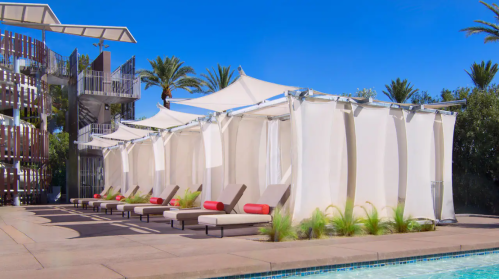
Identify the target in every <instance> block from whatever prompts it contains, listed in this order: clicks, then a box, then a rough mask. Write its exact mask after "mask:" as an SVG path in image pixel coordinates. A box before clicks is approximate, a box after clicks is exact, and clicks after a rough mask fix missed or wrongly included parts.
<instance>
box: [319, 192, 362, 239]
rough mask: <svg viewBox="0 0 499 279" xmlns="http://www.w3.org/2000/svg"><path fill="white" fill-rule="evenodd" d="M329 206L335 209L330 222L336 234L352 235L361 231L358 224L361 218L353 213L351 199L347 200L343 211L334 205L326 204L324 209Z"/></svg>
mask: <svg viewBox="0 0 499 279" xmlns="http://www.w3.org/2000/svg"><path fill="white" fill-rule="evenodd" d="M330 207H331V208H334V209H336V211H337V214H333V217H332V218H331V224H332V225H333V227H334V230H335V232H336V234H338V235H344V236H353V235H356V234H359V233H360V232H361V231H362V228H361V226H360V224H361V221H362V220H361V219H360V218H358V217H357V216H355V215H354V214H353V207H354V205H353V201H352V200H350V199H349V200H347V202H346V204H345V210H344V211H343V212H342V211H341V209H340V208H339V207H337V206H335V205H330V206H328V207H327V208H326V210H327V209H328V208H330Z"/></svg>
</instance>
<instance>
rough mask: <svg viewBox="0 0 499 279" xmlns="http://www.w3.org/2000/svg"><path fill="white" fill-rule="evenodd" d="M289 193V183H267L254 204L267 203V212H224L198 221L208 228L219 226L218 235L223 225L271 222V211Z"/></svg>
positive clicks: (246, 225)
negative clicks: (224, 213)
mask: <svg viewBox="0 0 499 279" xmlns="http://www.w3.org/2000/svg"><path fill="white" fill-rule="evenodd" d="M290 193H291V185H286V184H273V185H269V186H268V187H267V189H265V191H264V192H263V194H262V196H261V197H260V199H259V200H258V201H257V203H256V204H258V205H267V206H268V208H269V212H268V214H226V215H203V216H199V217H198V223H199V224H202V225H205V226H206V234H207V235H208V228H209V227H214V228H220V235H221V236H220V237H223V236H224V228H225V227H232V228H237V227H248V226H255V225H263V224H269V223H272V215H271V213H272V211H273V210H274V209H275V208H276V207H278V206H282V205H284V204H285V203H286V201H287V200H288V198H289V196H290Z"/></svg>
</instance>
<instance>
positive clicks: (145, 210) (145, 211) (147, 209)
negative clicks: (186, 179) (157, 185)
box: [133, 184, 203, 223]
mask: <svg viewBox="0 0 499 279" xmlns="http://www.w3.org/2000/svg"><path fill="white" fill-rule="evenodd" d="M202 188H203V184H200V185H198V186H197V190H196V191H201V190H202ZM191 189H196V186H193V187H192V188H191ZM170 200H171V199H168V200H166V199H164V202H163V205H152V204H148V205H147V206H138V207H135V208H134V209H133V212H134V213H135V214H137V215H139V218H140V221H142V216H144V215H145V216H147V223H149V215H151V214H163V212H165V211H168V210H170V209H172V208H178V206H172V205H168V204H169V203H170Z"/></svg>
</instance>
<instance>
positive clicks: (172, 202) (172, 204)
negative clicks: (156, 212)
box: [170, 199, 180, 206]
mask: <svg viewBox="0 0 499 279" xmlns="http://www.w3.org/2000/svg"><path fill="white" fill-rule="evenodd" d="M170 205H171V206H179V205H180V204H179V201H178V199H172V200H171V201H170Z"/></svg>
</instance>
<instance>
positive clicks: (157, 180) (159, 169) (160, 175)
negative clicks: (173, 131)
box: [152, 136, 165, 197]
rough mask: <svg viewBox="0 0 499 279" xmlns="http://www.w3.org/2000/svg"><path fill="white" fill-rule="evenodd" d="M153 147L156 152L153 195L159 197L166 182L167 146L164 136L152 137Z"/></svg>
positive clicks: (154, 152)
mask: <svg viewBox="0 0 499 279" xmlns="http://www.w3.org/2000/svg"><path fill="white" fill-rule="evenodd" d="M152 149H153V154H154V171H155V173H154V186H153V196H155V197H158V196H159V195H160V194H161V192H162V191H163V188H164V183H165V148H164V145H163V138H162V137H161V136H155V137H154V138H153V139H152Z"/></svg>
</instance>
